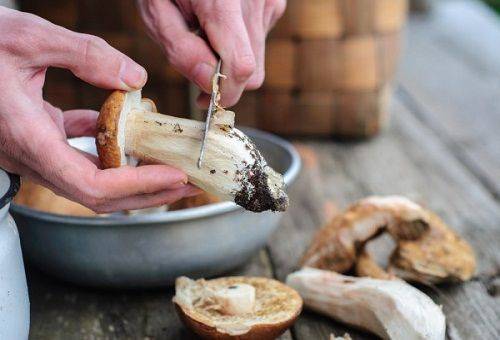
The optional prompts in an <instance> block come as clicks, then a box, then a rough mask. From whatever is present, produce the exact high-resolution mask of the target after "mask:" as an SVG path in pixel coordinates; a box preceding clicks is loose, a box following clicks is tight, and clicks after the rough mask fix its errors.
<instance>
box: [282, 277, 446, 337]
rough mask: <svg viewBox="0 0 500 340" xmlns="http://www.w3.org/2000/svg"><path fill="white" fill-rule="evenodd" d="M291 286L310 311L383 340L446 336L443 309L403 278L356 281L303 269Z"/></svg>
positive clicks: (291, 282)
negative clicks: (370, 333) (373, 334)
mask: <svg viewBox="0 0 500 340" xmlns="http://www.w3.org/2000/svg"><path fill="white" fill-rule="evenodd" d="M286 283H287V284H288V285H290V286H291V287H292V288H295V289H296V290H297V291H298V292H299V294H300V296H302V298H303V299H304V305H305V306H306V307H307V308H310V309H311V310H313V311H316V312H318V313H321V314H324V315H327V316H330V317H332V318H333V319H335V320H338V321H340V322H344V323H346V324H349V325H352V326H355V327H358V328H361V329H364V330H367V331H369V332H372V333H375V334H376V335H378V336H380V337H381V338H383V339H408V340H413V339H427V340H442V339H444V338H445V331H446V323H445V317H444V314H443V312H442V311H441V308H440V307H439V306H438V305H436V304H435V303H434V302H433V301H432V300H431V298H429V297H428V296H427V295H425V294H424V293H422V292H421V291H419V290H418V289H416V288H414V287H412V286H411V285H409V284H408V283H406V282H404V281H402V280H378V279H372V278H368V277H362V278H357V277H351V276H344V275H341V274H337V273H334V272H332V271H328V270H321V269H315V268H303V269H301V270H299V271H297V272H295V273H292V274H290V275H288V277H287V280H286Z"/></svg>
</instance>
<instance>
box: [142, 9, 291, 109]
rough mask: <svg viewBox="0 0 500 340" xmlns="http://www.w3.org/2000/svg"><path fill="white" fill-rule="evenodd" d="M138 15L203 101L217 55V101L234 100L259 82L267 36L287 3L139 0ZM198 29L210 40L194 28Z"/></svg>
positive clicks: (262, 78) (208, 91)
mask: <svg viewBox="0 0 500 340" xmlns="http://www.w3.org/2000/svg"><path fill="white" fill-rule="evenodd" d="M138 4H139V9H140V12H141V15H142V18H143V20H144V22H145V24H146V26H147V27H148V29H149V31H150V33H151V35H152V36H153V38H154V39H155V40H156V41H158V42H159V43H160V45H161V46H162V48H163V49H164V51H165V53H166V55H167V58H168V60H169V61H170V63H171V64H172V65H173V66H174V67H175V68H176V69H177V70H178V71H180V72H181V73H182V74H184V76H186V77H187V78H188V79H189V80H191V81H193V82H194V83H195V84H196V85H198V87H200V89H201V90H202V91H204V92H205V93H203V94H202V95H201V96H200V97H199V98H198V103H199V104H200V105H202V106H206V105H207V104H208V95H207V93H210V91H211V87H212V86H211V78H212V75H213V73H214V70H215V65H216V63H217V60H216V57H215V55H214V53H213V52H212V49H211V48H213V50H215V52H217V54H218V55H219V56H220V57H221V58H222V73H223V74H225V75H226V76H227V79H226V80H224V81H222V86H221V94H222V98H221V104H222V105H223V106H232V105H234V104H236V102H237V101H238V99H239V98H240V96H241V94H242V92H243V91H244V90H252V89H256V88H259V87H260V86H261V85H262V82H263V81H264V54H265V53H264V52H265V39H266V35H267V33H268V32H269V30H270V29H271V28H272V26H273V25H274V24H275V23H276V21H277V20H278V19H279V17H280V16H281V15H282V14H283V12H284V11H285V7H286V0H175V1H164V0H138ZM197 27H201V28H202V30H203V32H205V34H206V35H207V38H208V41H209V43H207V41H206V40H204V39H203V38H201V37H200V36H198V35H197V34H196V33H195V32H193V29H194V28H197Z"/></svg>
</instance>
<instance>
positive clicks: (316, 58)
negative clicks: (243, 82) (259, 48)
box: [235, 0, 407, 137]
mask: <svg viewBox="0 0 500 340" xmlns="http://www.w3.org/2000/svg"><path fill="white" fill-rule="evenodd" d="M406 13H407V0H289V1H288V8H287V11H286V13H285V15H284V17H283V18H282V19H281V20H280V21H279V23H278V24H277V27H276V28H275V29H274V30H273V31H272V32H271V34H270V37H269V39H268V42H267V49H266V80H265V83H264V86H263V89H262V90H259V91H258V92H255V93H248V94H246V95H245V96H244V98H243V99H242V101H241V102H240V103H239V104H238V105H237V107H236V108H235V111H236V112H237V113H238V117H237V118H238V120H237V122H238V123H240V124H241V123H243V124H249V125H252V126H256V127H259V128H262V129H265V130H269V131H273V132H276V133H280V134H285V135H337V136H347V137H366V136H372V135H374V134H376V133H377V132H378V131H379V130H380V128H381V126H382V125H383V124H384V122H385V120H386V117H387V112H386V107H387V104H386V103H387V99H388V97H389V95H390V83H391V80H392V78H393V75H394V71H395V68H396V64H397V60H398V56H399V50H400V32H401V28H402V26H403V24H404V22H405V20H406Z"/></svg>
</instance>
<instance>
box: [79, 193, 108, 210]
mask: <svg viewBox="0 0 500 340" xmlns="http://www.w3.org/2000/svg"><path fill="white" fill-rule="evenodd" d="M82 202H83V204H84V205H85V206H87V207H89V208H90V209H92V210H94V211H95V212H104V211H103V209H104V206H105V204H106V203H107V202H108V199H107V197H106V195H105V194H104V193H103V192H102V191H100V190H92V191H90V190H86V192H84V193H83V199H82Z"/></svg>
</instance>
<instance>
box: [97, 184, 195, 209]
mask: <svg viewBox="0 0 500 340" xmlns="http://www.w3.org/2000/svg"><path fill="white" fill-rule="evenodd" d="M199 194H200V189H198V188H196V187H194V186H192V185H189V184H186V185H184V186H183V187H182V188H178V189H173V190H164V191H161V192H158V193H154V194H144V195H136V196H132V197H127V198H124V199H120V200H115V201H112V202H109V203H107V204H104V205H103V206H101V207H98V208H97V212H99V213H107V212H115V211H120V210H133V209H144V208H151V207H158V206H161V205H165V204H172V203H174V202H176V201H178V200H180V199H181V198H183V197H191V196H196V195H199Z"/></svg>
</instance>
